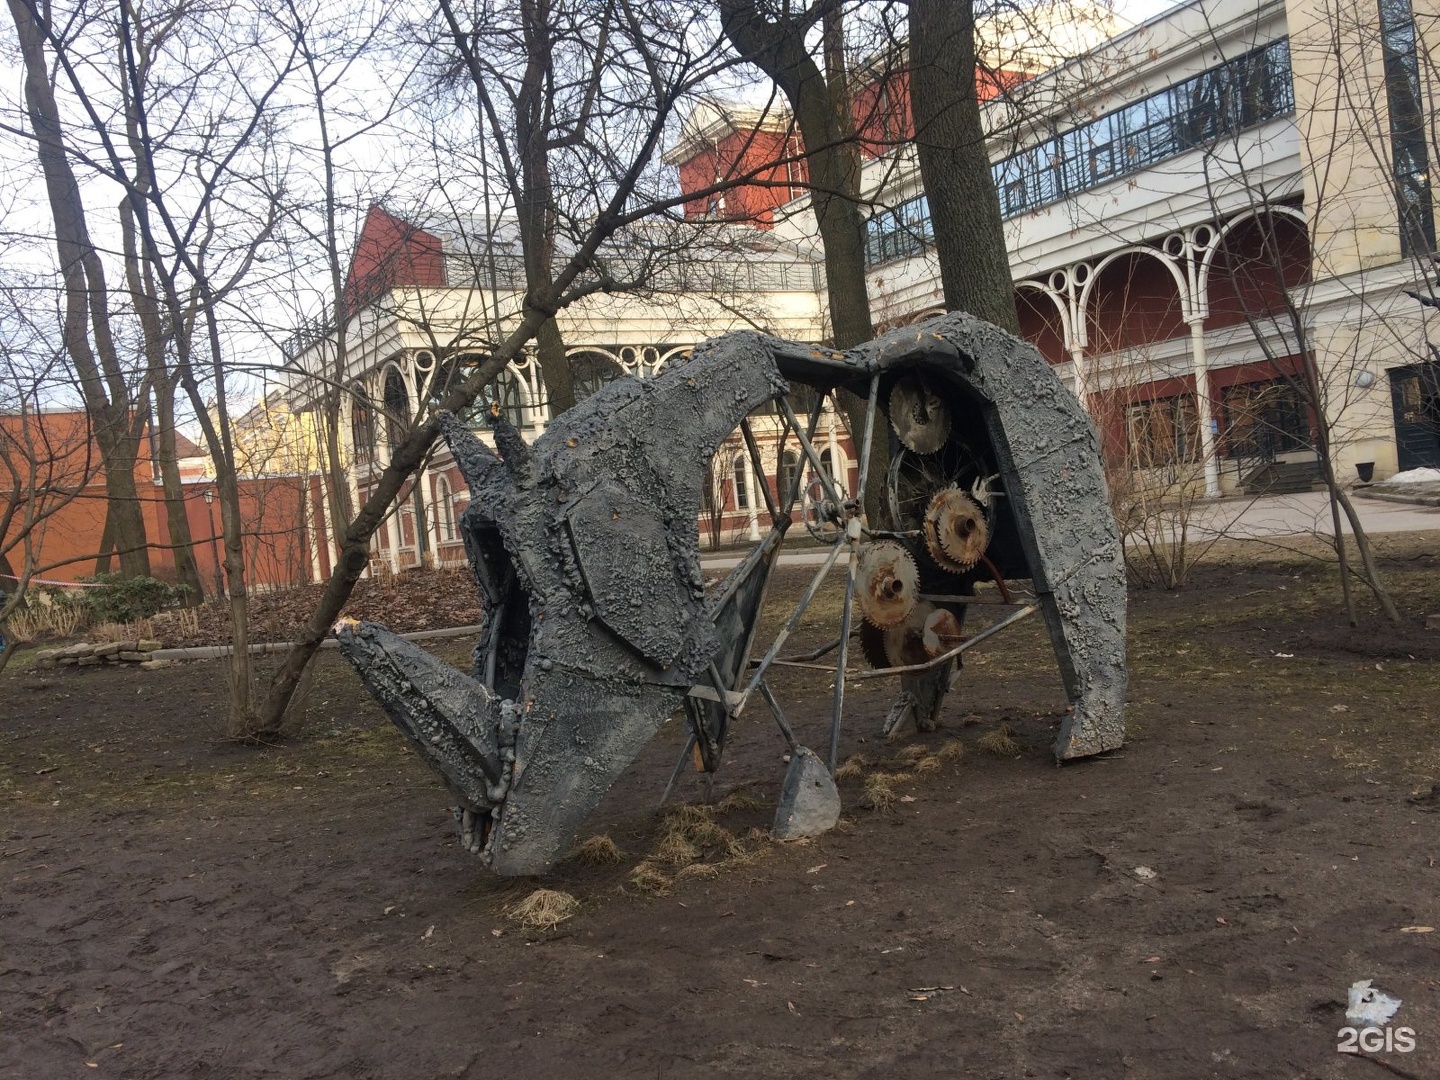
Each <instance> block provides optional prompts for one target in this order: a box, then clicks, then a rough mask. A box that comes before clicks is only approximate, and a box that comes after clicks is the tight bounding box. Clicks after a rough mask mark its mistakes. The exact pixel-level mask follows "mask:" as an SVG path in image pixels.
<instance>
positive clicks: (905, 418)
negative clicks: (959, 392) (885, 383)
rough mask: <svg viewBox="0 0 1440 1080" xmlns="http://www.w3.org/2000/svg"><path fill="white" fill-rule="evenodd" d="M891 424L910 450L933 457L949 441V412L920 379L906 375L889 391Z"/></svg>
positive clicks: (939, 398) (942, 401)
mask: <svg viewBox="0 0 1440 1080" xmlns="http://www.w3.org/2000/svg"><path fill="white" fill-rule="evenodd" d="M890 424H891V426H892V427H893V428H894V429H895V434H896V436H898V437H899V439H900V441H901V442H902V443H904V444H905V445H906V446H908V447H909V448H910V449H911V450H914V451H915V452H916V453H917V454H933V453H935V451H937V450H939V449H940V448H941V447H942V446H944V445H945V441H946V440H947V439H949V438H950V409H949V407H948V406H947V405H946V404H945V401H944V399H943V398H941V397H940V396H939V395H938V394H936V393H935V392H934V391H933V390H931V389H930V388H929V387H928V386H926V385H925V383H924V381H923V380H922V379H920V378H919V377H918V376H915V375H906V376H905V377H904V378H902V379H900V380H899V381H898V382H896V384H895V385H894V386H893V387H892V388H891V390H890Z"/></svg>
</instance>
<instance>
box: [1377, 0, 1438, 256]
mask: <svg viewBox="0 0 1440 1080" xmlns="http://www.w3.org/2000/svg"><path fill="white" fill-rule="evenodd" d="M1380 39H1381V44H1382V46H1383V53H1384V58H1385V98H1386V102H1387V104H1388V105H1389V108H1390V154H1391V158H1392V165H1391V168H1392V170H1393V173H1394V181H1395V201H1396V203H1397V207H1398V210H1399V218H1400V253H1401V255H1404V256H1409V255H1423V254H1427V253H1429V252H1431V251H1434V250H1435V208H1434V204H1433V201H1432V199H1431V193H1430V175H1429V174H1430V152H1429V148H1428V147H1427V145H1426V142H1425V105H1424V99H1423V98H1422V97H1421V89H1420V60H1419V56H1418V54H1417V51H1416V44H1417V43H1416V33H1415V15H1414V12H1413V11H1412V10H1411V7H1410V0H1380Z"/></svg>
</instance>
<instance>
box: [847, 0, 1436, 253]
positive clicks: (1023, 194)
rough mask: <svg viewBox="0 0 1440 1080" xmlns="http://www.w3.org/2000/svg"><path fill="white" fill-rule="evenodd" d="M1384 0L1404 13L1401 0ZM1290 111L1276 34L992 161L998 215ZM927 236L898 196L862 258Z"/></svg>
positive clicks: (913, 249)
mask: <svg viewBox="0 0 1440 1080" xmlns="http://www.w3.org/2000/svg"><path fill="white" fill-rule="evenodd" d="M1383 2H1385V3H1395V2H1400V3H1406V4H1407V8H1406V10H1407V11H1408V0H1383ZM1412 37H1413V34H1412ZM1412 58H1413V46H1412ZM1294 111H1295V90H1294V86H1293V85H1292V83H1291V79H1290V43H1289V41H1288V39H1285V38H1281V39H1280V40H1279V41H1273V42H1271V43H1270V44H1268V45H1262V46H1261V47H1260V48H1258V49H1252V50H1251V51H1250V52H1248V53H1246V54H1245V55H1243V56H1240V57H1236V58H1235V59H1233V60H1227V61H1226V62H1225V63H1223V64H1219V65H1217V66H1215V67H1213V68H1210V69H1209V70H1208V71H1203V72H1201V73H1200V74H1199V75H1196V76H1194V77H1193V78H1189V79H1186V80H1185V81H1184V82H1180V83H1177V84H1175V85H1174V86H1170V87H1167V88H1166V89H1164V90H1161V91H1160V92H1158V93H1155V94H1151V95H1150V96H1149V97H1145V98H1141V99H1140V100H1139V101H1136V102H1132V103H1131V104H1129V105H1125V106H1123V107H1122V108H1119V109H1116V110H1114V111H1113V112H1109V113H1106V114H1105V115H1104V116H1101V117H1099V118H1097V119H1095V120H1091V121H1089V122H1087V123H1084V124H1081V125H1079V126H1078V127H1075V128H1072V129H1070V130H1069V131H1066V132H1064V133H1063V134H1060V135H1056V136H1055V137H1054V138H1052V139H1047V140H1045V141H1044V142H1042V143H1039V144H1037V145H1035V146H1031V147H1027V148H1026V149H1024V150H1021V151H1020V152H1019V153H1018V154H1012V155H1010V156H1009V157H1007V158H1005V159H1004V160H1003V161H998V162H996V163H995V164H994V165H993V166H992V172H993V175H994V178H995V191H996V193H997V194H998V195H999V197H1000V213H1001V215H1002V216H1004V217H1007V218H1010V217H1015V216H1016V215H1017V214H1023V213H1027V212H1028V211H1031V210H1038V209H1039V208H1040V207H1042V206H1047V205H1049V204H1050V203H1054V202H1059V201H1060V200H1061V199H1066V198H1070V197H1071V196H1074V195H1078V194H1080V193H1081V192H1083V191H1088V190H1090V189H1091V188H1095V187H1099V186H1100V185H1101V184H1106V183H1109V182H1110V181H1111V180H1115V179H1117V178H1119V177H1122V176H1128V175H1130V174H1131V173H1136V172H1139V171H1140V170H1142V169H1147V168H1149V167H1150V166H1152V165H1155V164H1157V163H1159V162H1161V161H1164V160H1166V159H1167V158H1172V157H1175V156H1177V155H1179V154H1183V153H1185V152H1186V151H1187V150H1192V149H1194V148H1195V147H1197V146H1204V145H1206V144H1207V143H1211V142H1213V141H1215V140H1216V139H1219V138H1222V137H1224V136H1227V135H1234V134H1236V133H1238V132H1241V131H1244V130H1246V129H1247V128H1252V127H1255V126H1257V125H1259V124H1263V123H1265V122H1267V121H1269V120H1274V119H1276V118H1277V117H1281V116H1288V115H1290V114H1291V113H1293V112H1294ZM1427 205H1428V204H1427ZM933 236H934V233H933V230H932V229H931V226H930V209H929V206H928V204H927V203H926V202H925V197H924V196H923V195H922V196H920V197H919V198H915V199H911V200H909V201H908V202H904V203H901V204H900V205H899V206H896V207H895V208H894V209H891V210H887V211H885V212H884V213H880V214H876V215H875V216H874V217H873V218H872V219H871V220H870V222H869V223H868V225H867V232H866V244H865V256H866V264H867V265H869V266H877V265H879V264H881V263H884V262H889V261H891V260H893V259H900V258H905V257H907V256H910V255H914V254H917V253H918V252H920V251H922V250H924V248H925V247H927V246H928V245H929V243H930V242H931V240H932V238H933Z"/></svg>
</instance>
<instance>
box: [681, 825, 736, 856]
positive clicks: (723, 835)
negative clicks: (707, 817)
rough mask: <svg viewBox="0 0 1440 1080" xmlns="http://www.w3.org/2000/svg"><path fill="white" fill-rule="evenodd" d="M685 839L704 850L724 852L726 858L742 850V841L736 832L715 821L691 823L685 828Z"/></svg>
mask: <svg viewBox="0 0 1440 1080" xmlns="http://www.w3.org/2000/svg"><path fill="white" fill-rule="evenodd" d="M685 839H687V840H689V841H690V843H692V844H694V845H695V846H696V847H697V848H700V849H701V850H702V851H703V850H709V851H718V852H722V853H723V854H724V855H725V857H726V858H730V857H733V856H735V855H738V854H740V852H741V847H740V841H738V840H736V839H735V834H734V833H732V832H731V831H730V830H729V829H726V828H724V827H722V826H720V825H717V824H715V822H713V821H702V822H700V823H698V824H695V825H691V826H690V827H689V828H688V829H686V830H685Z"/></svg>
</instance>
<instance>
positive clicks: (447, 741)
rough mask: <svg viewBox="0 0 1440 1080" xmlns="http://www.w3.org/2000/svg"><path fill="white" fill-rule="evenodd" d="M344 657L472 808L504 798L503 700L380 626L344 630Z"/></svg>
mask: <svg viewBox="0 0 1440 1080" xmlns="http://www.w3.org/2000/svg"><path fill="white" fill-rule="evenodd" d="M335 636H336V638H337V639H339V642H340V652H341V654H342V655H343V656H344V657H345V659H346V660H348V661H350V664H351V666H353V667H354V668H355V670H356V671H357V672H359V674H360V678H361V679H362V680H364V682H365V685H366V686H367V687H369V688H370V692H371V693H372V694H374V695H375V699H376V700H377V701H379V702H380V705H381V707H383V708H384V710H385V712H386V713H387V714H388V715H389V717H390V719H391V720H393V721H394V722H395V726H396V727H398V728H399V729H400V730H401V731H402V732H404V733H405V736H406V738H408V739H409V740H410V742H411V744H412V745H413V746H414V747H415V750H416V751H417V752H418V753H419V754H420V756H421V757H422V758H424V759H425V760H426V761H427V762H428V763H429V764H430V766H431V767H432V768H434V769H435V770H436V771H437V772H439V773H440V775H441V776H443V777H444V778H445V781H446V783H448V784H449V785H450V788H451V790H453V791H454V792H455V793H456V794H457V795H458V796H460V798H461V799H462V800H463V801H464V802H465V803H466V804H467V808H468V809H471V810H483V809H487V808H489V807H491V806H493V805H494V804H495V803H496V802H498V801H500V800H501V799H503V798H504V785H505V782H506V774H507V773H508V767H507V765H506V764H505V762H504V760H503V758H502V754H501V750H500V746H499V736H498V724H499V720H500V711H501V710H500V699H499V698H497V697H496V696H495V695H494V694H493V693H492V692H491V691H490V690H489V689H487V688H486V687H485V686H484V684H482V683H480V682H477V681H476V680H475V679H472V678H471V677H470V676H469V675H466V674H465V673H463V672H461V671H459V670H457V669H455V668H453V667H451V666H450V665H449V664H446V663H444V662H443V661H441V660H437V659H436V658H435V657H433V656H431V655H430V654H429V653H427V652H426V651H425V650H423V649H421V648H420V647H419V646H417V645H412V644H411V643H410V642H408V641H406V640H405V639H404V638H402V637H400V636H399V635H398V634H394V633H391V632H390V631H389V630H387V629H385V627H383V626H377V625H375V624H374V623H359V622H347V623H342V624H341V625H340V626H338V627H337V628H336V632H335Z"/></svg>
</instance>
